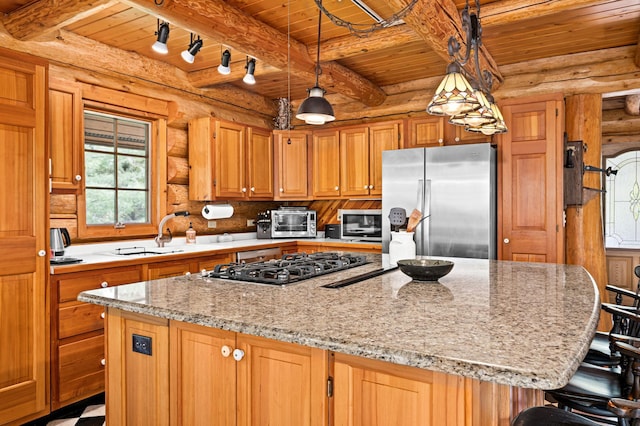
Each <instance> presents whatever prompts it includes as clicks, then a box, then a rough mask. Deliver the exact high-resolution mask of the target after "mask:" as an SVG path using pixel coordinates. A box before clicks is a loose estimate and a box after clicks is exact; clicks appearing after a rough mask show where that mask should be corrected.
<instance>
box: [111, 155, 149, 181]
mask: <svg viewBox="0 0 640 426" xmlns="http://www.w3.org/2000/svg"><path fill="white" fill-rule="evenodd" d="M118 186H119V187H120V188H134V189H146V188H147V159H146V158H144V157H143V158H140V157H128V156H125V155H119V156H118Z"/></svg>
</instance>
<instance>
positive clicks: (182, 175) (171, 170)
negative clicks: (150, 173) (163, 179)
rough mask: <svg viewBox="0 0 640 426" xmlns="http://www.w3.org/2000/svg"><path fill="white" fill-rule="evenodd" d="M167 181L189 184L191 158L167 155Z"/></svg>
mask: <svg viewBox="0 0 640 426" xmlns="http://www.w3.org/2000/svg"><path fill="white" fill-rule="evenodd" d="M167 183H177V184H182V185H188V184H189V160H187V159H186V158H184V157H174V156H172V155H168V156H167Z"/></svg>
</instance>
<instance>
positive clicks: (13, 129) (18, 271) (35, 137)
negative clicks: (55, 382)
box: [0, 50, 49, 424]
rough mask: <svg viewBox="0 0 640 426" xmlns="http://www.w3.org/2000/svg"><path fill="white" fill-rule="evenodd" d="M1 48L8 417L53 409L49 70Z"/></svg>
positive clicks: (0, 189)
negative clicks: (47, 131) (47, 123)
mask: <svg viewBox="0 0 640 426" xmlns="http://www.w3.org/2000/svg"><path fill="white" fill-rule="evenodd" d="M35 61H36V60H33V62H32V58H30V57H27V56H26V55H19V56H18V55H15V56H14V54H13V53H11V52H9V51H4V50H0V212H1V213H0V253H2V256H0V348H1V349H0V424H5V423H9V422H11V421H13V420H16V419H21V418H25V417H27V416H31V415H34V414H35V413H40V414H46V413H47V412H48V410H49V402H48V397H49V390H48V377H47V376H48V374H49V370H48V364H49V362H48V361H49V357H48V351H49V346H48V341H49V332H48V328H49V319H48V310H47V303H48V300H47V297H46V295H47V291H46V282H47V280H48V271H47V268H48V266H49V264H48V261H49V247H48V236H47V234H46V233H47V229H46V226H47V218H48V215H49V197H48V188H47V176H46V171H47V169H48V167H47V154H48V153H47V144H46V140H45V121H46V96H47V87H46V85H47V69H46V64H44V63H42V62H35Z"/></svg>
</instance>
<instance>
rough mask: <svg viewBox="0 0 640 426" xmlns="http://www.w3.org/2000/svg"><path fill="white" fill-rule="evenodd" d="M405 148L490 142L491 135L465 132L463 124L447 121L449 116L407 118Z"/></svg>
mask: <svg viewBox="0 0 640 426" xmlns="http://www.w3.org/2000/svg"><path fill="white" fill-rule="evenodd" d="M407 126H408V133H409V135H408V138H407V143H406V147H407V148H429V147H433V146H443V145H460V144H468V143H485V142H491V141H492V139H491V136H487V135H483V134H482V133H473V132H467V131H465V130H464V127H463V126H456V125H453V124H450V123H449V117H439V116H433V115H429V116H426V117H420V118H410V119H408V120H407Z"/></svg>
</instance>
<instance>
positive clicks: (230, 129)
mask: <svg viewBox="0 0 640 426" xmlns="http://www.w3.org/2000/svg"><path fill="white" fill-rule="evenodd" d="M245 133H246V127H245V126H242V125H239V124H235V123H229V122H226V121H221V120H217V121H216V131H215V134H214V139H215V142H214V144H215V165H216V168H215V175H216V182H215V187H216V197H218V198H223V199H226V198H246V197H248V194H247V191H248V190H249V189H248V188H247V183H246V182H245V176H246V172H245V164H246V163H245V161H246V159H245V156H246V154H245Z"/></svg>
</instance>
